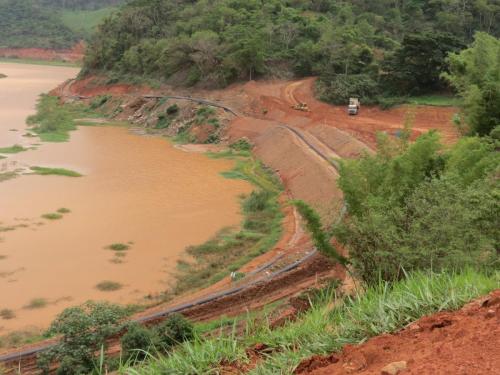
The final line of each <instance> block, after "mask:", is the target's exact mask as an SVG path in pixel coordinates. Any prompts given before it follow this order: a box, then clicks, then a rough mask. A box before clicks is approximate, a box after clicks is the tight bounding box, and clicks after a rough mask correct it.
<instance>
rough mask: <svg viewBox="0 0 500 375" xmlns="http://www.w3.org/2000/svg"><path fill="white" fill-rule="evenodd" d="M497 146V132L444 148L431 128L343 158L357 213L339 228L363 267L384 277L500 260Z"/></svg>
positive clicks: (350, 202) (347, 191)
mask: <svg viewBox="0 0 500 375" xmlns="http://www.w3.org/2000/svg"><path fill="white" fill-rule="evenodd" d="M385 142H387V140H385ZM496 147H498V144H497V143H496V141H494V140H492V139H489V138H482V139H481V138H477V137H466V138H463V139H462V140H460V141H459V143H458V144H457V145H455V146H453V147H452V148H451V149H449V150H444V151H443V149H442V148H443V147H442V146H441V145H440V143H439V138H438V136H437V134H436V133H429V134H426V135H424V136H421V137H420V138H419V139H418V140H417V141H416V142H415V143H414V144H412V145H407V144H404V145H403V147H397V148H394V147H389V148H388V147H387V143H385V144H384V142H383V143H382V144H381V149H380V152H379V153H378V154H377V155H375V156H366V157H364V158H362V159H360V160H355V161H345V162H343V164H342V168H341V172H340V180H339V185H340V187H341V188H342V190H343V192H344V196H345V199H346V203H347V207H348V212H349V215H348V217H347V218H346V219H345V220H344V221H343V222H342V224H341V225H339V226H338V227H337V228H336V234H337V236H338V237H337V238H338V239H339V240H340V241H341V242H342V243H343V244H344V245H345V246H347V248H348V249H349V254H350V259H351V260H352V263H353V266H354V268H355V269H356V271H357V272H358V275H359V276H360V277H361V278H363V279H364V280H366V281H370V282H377V280H379V277H382V278H383V279H386V280H391V279H395V278H400V277H402V276H403V275H404V271H411V270H414V269H429V268H432V269H435V270H438V269H443V268H461V267H464V266H470V265H481V266H494V267H498V266H499V260H500V259H499V253H498V246H499V243H500V229H499V228H500V221H499V218H500V206H499V205H498V200H499V198H500V185H499V182H498V176H499V173H500V169H499V165H500V154H499V153H498V151H496ZM394 151H396V152H394Z"/></svg>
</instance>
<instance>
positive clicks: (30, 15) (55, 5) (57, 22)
mask: <svg viewBox="0 0 500 375" xmlns="http://www.w3.org/2000/svg"><path fill="white" fill-rule="evenodd" d="M120 2H122V1H121V0H94V1H84V0H72V1H71V0H64V1H62V0H0V47H11V48H23V47H24V48H31V47H39V48H56V49H60V48H69V47H72V46H73V45H74V44H75V43H77V42H78V41H79V40H82V39H86V38H88V37H89V36H90V34H91V32H92V31H93V30H94V29H95V27H96V25H98V24H99V23H100V22H102V20H103V19H104V18H105V17H107V16H109V15H110V14H111V13H112V11H113V10H116V9H117V5H118V4H119V3H120Z"/></svg>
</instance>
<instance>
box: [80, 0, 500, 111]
mask: <svg viewBox="0 0 500 375" xmlns="http://www.w3.org/2000/svg"><path fill="white" fill-rule="evenodd" d="M462 3H463V4H462ZM499 20H500V5H499V4H498V2H496V1H494V0H485V1H481V2H476V1H465V2H458V1H448V0H422V1H403V2H394V1H392V0H376V1H373V0H359V1H353V2H345V1H337V0H322V1H318V0H296V1H285V0H269V1H260V0H250V1H249V0H218V1H207V0H199V1H174V0H163V1H161V0H135V1H132V2H131V3H129V4H128V5H127V6H125V7H124V8H123V9H122V10H121V11H120V13H119V14H118V15H117V16H116V17H113V18H112V19H109V20H107V21H106V22H105V24H104V26H103V27H102V29H101V31H100V32H99V33H98V34H97V35H95V37H94V38H93V39H92V42H91V49H90V52H89V54H88V56H87V59H86V70H87V71H95V70H106V71H110V72H113V73H114V74H115V75H116V76H118V77H122V78H123V77H126V76H127V75H129V76H131V75H134V76H135V77H136V76H144V77H147V78H154V79H158V80H169V79H170V80H171V81H173V82H176V83H178V82H182V83H183V84H185V85H193V84H197V83H202V84H203V85H205V86H209V87H215V86H224V85H227V84H229V83H231V82H234V81H238V80H248V79H254V78H258V77H266V76H267V77H269V76H274V77H276V76H277V77H290V76H309V75H319V76H321V77H322V82H321V84H320V86H319V89H320V94H321V95H322V97H323V98H324V99H325V100H329V101H334V102H335V101H336V100H338V101H341V102H345V99H346V98H347V97H348V96H349V95H352V94H357V95H360V96H362V97H364V98H365V102H366V101H367V99H368V100H369V101H370V100H374V98H375V97H376V96H377V95H379V94H380V93H381V92H386V91H390V92H391V93H393V94H395V95H396V94H397V95H407V94H413V95H416V94H425V93H428V92H432V91H436V90H442V89H444V88H446V85H445V84H444V83H443V81H442V80H441V79H440V74H441V73H442V72H443V71H444V70H445V68H444V66H445V63H444V60H445V58H446V56H447V54H448V53H449V52H452V51H458V50H461V49H463V48H464V47H465V45H467V44H469V43H470V42H471V41H472V38H473V35H474V33H475V32H477V31H484V32H487V33H490V34H492V35H495V36H498V35H500V22H498V21H499Z"/></svg>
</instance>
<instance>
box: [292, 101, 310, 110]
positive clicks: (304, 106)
mask: <svg viewBox="0 0 500 375" xmlns="http://www.w3.org/2000/svg"><path fill="white" fill-rule="evenodd" d="M292 108H293V109H295V110H297V111H302V112H311V111H310V110H309V106H308V105H307V103H298V104H295V105H293V106H292Z"/></svg>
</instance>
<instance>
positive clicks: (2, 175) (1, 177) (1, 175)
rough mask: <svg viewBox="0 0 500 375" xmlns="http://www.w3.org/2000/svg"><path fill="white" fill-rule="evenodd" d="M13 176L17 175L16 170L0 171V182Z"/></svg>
mask: <svg viewBox="0 0 500 375" xmlns="http://www.w3.org/2000/svg"><path fill="white" fill-rule="evenodd" d="M15 177H17V173H16V172H4V173H0V182H3V181H7V180H10V179H12V178H15Z"/></svg>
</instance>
